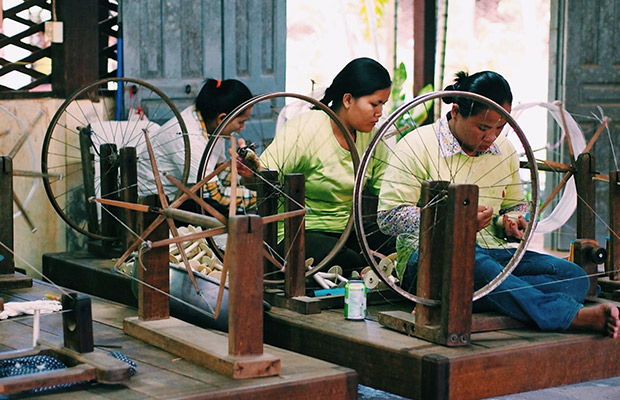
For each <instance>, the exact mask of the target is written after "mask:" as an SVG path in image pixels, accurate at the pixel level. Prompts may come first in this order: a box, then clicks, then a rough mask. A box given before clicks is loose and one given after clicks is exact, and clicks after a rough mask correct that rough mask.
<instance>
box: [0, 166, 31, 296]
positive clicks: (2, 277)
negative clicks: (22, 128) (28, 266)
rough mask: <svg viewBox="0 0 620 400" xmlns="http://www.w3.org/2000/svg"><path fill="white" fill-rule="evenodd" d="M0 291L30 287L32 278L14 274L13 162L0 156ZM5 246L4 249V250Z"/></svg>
mask: <svg viewBox="0 0 620 400" xmlns="http://www.w3.org/2000/svg"><path fill="white" fill-rule="evenodd" d="M0 193H2V195H0V243H2V246H0V255H1V256H2V257H0V258H1V259H0V289H17V288H24V287H32V278H30V277H28V276H25V275H22V274H19V275H18V274H15V258H14V257H13V249H14V247H13V246H14V236H13V235H14V231H13V196H11V194H12V193H13V160H11V157H8V156H0ZM5 246H6V248H5Z"/></svg>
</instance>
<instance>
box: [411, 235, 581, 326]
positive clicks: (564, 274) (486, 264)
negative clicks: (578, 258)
mask: <svg viewBox="0 0 620 400" xmlns="http://www.w3.org/2000/svg"><path fill="white" fill-rule="evenodd" d="M514 251H515V250H514V249H485V248H483V247H481V246H479V245H476V263H475V266H474V290H478V289H480V288H481V287H483V286H484V285H486V284H487V283H489V282H490V281H491V280H493V278H495V277H496V276H497V275H498V274H499V273H500V272H501V271H502V269H503V268H504V265H506V264H507V263H508V261H509V260H510V259H511V258H512V255H513V253H514ZM417 262H418V253H417V252H415V253H413V254H412V255H411V258H410V259H409V261H408V263H407V270H406V272H405V277H404V278H403V287H404V288H413V289H414V291H415V284H414V282H415V275H417ZM407 272H408V273H407ZM589 287H590V280H589V279H588V277H587V276H586V273H585V271H584V270H583V268H581V267H580V266H579V265H577V264H574V263H572V262H570V261H566V260H564V259H561V258H558V257H554V256H551V255H547V254H540V253H536V252H534V251H529V250H528V251H526V252H525V254H524V255H523V258H522V259H521V261H520V262H519V264H518V265H517V267H516V268H515V269H514V271H513V272H512V274H510V275H508V277H507V278H506V279H505V280H504V281H503V282H502V283H501V285H499V286H498V287H497V288H495V290H493V291H492V292H491V293H489V294H488V295H486V296H484V297H482V298H480V299H478V300H477V301H475V302H474V311H478V312H480V311H496V312H499V313H502V314H504V315H508V316H510V317H512V318H514V319H517V320H519V321H523V322H528V323H531V322H533V323H535V324H536V325H537V326H538V327H539V328H540V329H542V330H545V331H557V330H566V329H567V328H568V327H569V326H570V324H571V322H572V321H573V319H574V318H575V315H576V314H577V312H578V311H579V309H581V307H583V302H584V300H585V298H586V294H587V293H588V289H589ZM409 291H411V290H409ZM414 291H411V292H412V293H413V292H414Z"/></svg>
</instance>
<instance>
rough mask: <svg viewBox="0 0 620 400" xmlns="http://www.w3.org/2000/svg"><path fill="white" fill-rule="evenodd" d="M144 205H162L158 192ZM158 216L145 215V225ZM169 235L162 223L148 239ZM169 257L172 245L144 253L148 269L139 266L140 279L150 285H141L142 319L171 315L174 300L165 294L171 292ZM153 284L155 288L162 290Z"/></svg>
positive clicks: (163, 237) (139, 299)
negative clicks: (171, 301) (171, 300)
mask: <svg viewBox="0 0 620 400" xmlns="http://www.w3.org/2000/svg"><path fill="white" fill-rule="evenodd" d="M144 204H146V205H149V206H158V207H160V204H159V199H158V198H157V195H152V196H148V197H146V198H145V199H144ZM154 219H155V216H154V215H152V214H150V213H146V214H144V226H148V225H149V224H150V223H151V222H153V220H154ZM168 235H169V233H168V225H166V224H160V225H159V226H158V227H157V228H156V229H155V230H154V231H153V233H151V234H150V235H149V237H148V238H145V239H148V240H150V241H152V242H155V241H158V240H163V239H167V238H168ZM169 258H170V256H169V249H168V246H160V247H154V248H152V249H150V250H148V251H145V252H144V253H143V254H142V257H141V260H142V265H144V268H143V267H142V265H137V266H136V271H137V275H138V279H139V280H140V282H144V283H145V284H146V285H145V284H141V283H140V284H139V286H138V316H139V317H140V319H143V320H146V321H150V320H158V319H166V318H169V317H170V300H169V298H168V296H167V295H166V294H165V293H170V272H169V268H170V266H169V264H168V260H169ZM147 285H148V286H147ZM151 287H155V288H157V289H159V291H158V290H154V289H152V288H151ZM162 292H163V293H162Z"/></svg>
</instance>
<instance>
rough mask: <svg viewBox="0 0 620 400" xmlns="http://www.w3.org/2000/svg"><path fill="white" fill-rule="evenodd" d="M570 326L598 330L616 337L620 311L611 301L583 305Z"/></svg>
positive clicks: (619, 323) (619, 322)
mask: <svg viewBox="0 0 620 400" xmlns="http://www.w3.org/2000/svg"><path fill="white" fill-rule="evenodd" d="M570 328H571V329H580V330H584V329H587V330H596V331H600V332H603V334H605V335H607V336H609V337H611V338H616V337H618V329H619V328H620V311H619V310H618V307H616V306H615V305H613V304H611V303H604V304H599V305H597V306H594V307H583V308H582V309H580V310H579V311H578V312H577V315H575V318H574V319H573V322H571V324H570Z"/></svg>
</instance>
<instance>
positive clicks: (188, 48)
mask: <svg viewBox="0 0 620 400" xmlns="http://www.w3.org/2000/svg"><path fill="white" fill-rule="evenodd" d="M121 4H122V31H123V41H124V51H123V56H124V57H123V62H124V75H125V76H129V77H136V78H141V79H145V80H147V81H149V82H150V83H152V84H154V85H155V86H157V87H158V88H160V89H162V90H164V92H165V93H166V94H167V95H168V96H170V97H171V98H172V99H173V100H174V101H175V103H176V105H177V107H178V108H179V109H183V108H185V107H186V106H188V105H189V104H191V103H192V101H193V99H194V98H195V97H196V95H197V94H198V90H199V89H200V86H201V84H202V82H203V81H204V80H205V79H206V78H209V77H212V78H216V79H227V78H236V79H239V80H241V81H242V82H244V83H245V84H246V85H248V87H249V88H250V90H251V91H252V93H254V94H258V93H264V92H273V91H283V90H284V84H285V71H284V69H285V44H286V2H285V0H234V1H231V0H165V1H164V0H131V1H123V2H122V3H121Z"/></svg>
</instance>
